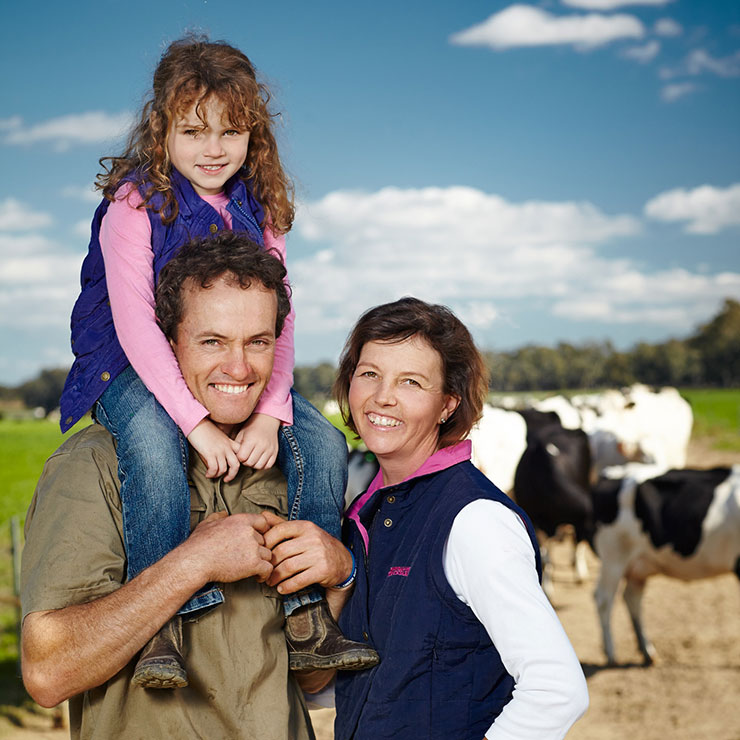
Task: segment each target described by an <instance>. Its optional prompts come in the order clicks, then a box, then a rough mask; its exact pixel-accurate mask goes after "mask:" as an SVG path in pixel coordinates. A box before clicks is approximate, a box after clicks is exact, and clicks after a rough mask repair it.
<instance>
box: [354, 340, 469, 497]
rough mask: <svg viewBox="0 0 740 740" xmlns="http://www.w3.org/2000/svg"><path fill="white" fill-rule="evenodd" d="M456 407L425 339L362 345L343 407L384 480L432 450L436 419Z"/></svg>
mask: <svg viewBox="0 0 740 740" xmlns="http://www.w3.org/2000/svg"><path fill="white" fill-rule="evenodd" d="M456 406H457V400H456V399H454V398H452V397H451V396H449V395H447V394H445V393H444V392H443V376H442V358H441V357H440V355H439V353H438V352H437V351H436V350H435V349H433V348H432V347H431V346H430V345H429V344H428V343H427V342H426V341H425V340H423V339H420V338H418V337H415V336H414V337H409V338H408V339H405V340H403V341H401V342H376V341H372V342H366V343H365V344H364V345H363V347H362V350H361V352H360V358H359V361H358V363H357V367H356V368H355V372H354V374H353V376H352V380H351V382H350V387H349V407H350V411H351V412H352V418H353V419H354V421H355V425H356V427H357V432H358V433H359V435H360V437H362V440H363V441H364V442H365V444H366V445H367V448H368V449H369V450H370V451H371V452H373V453H375V456H376V457H377V458H378V462H379V463H380V467H381V470H382V471H383V479H384V481H385V483H386V485H388V484H391V483H395V482H398V481H400V480H403V479H404V478H406V477H407V476H409V475H411V474H412V473H413V472H414V471H415V470H417V469H418V468H419V467H420V466H421V464H422V463H423V462H424V461H425V460H426V459H427V458H428V457H429V456H430V455H432V454H433V453H434V452H435V451H436V449H437V443H438V442H439V424H440V420H441V418H443V417H447V416H449V415H450V414H451V413H452V411H453V410H454V408H455V407H456Z"/></svg>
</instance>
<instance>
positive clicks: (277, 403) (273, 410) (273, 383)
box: [255, 226, 295, 424]
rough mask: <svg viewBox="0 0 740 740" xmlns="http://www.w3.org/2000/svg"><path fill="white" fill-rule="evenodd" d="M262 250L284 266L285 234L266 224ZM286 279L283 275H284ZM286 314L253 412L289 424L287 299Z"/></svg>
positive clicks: (290, 321) (291, 352)
mask: <svg viewBox="0 0 740 740" xmlns="http://www.w3.org/2000/svg"><path fill="white" fill-rule="evenodd" d="M264 238H265V249H274V250H275V251H276V252H277V254H278V256H279V257H280V259H281V260H282V262H283V264H284V265H287V262H286V256H285V236H284V235H280V236H277V237H276V236H274V235H273V233H272V231H271V230H270V228H269V226H268V227H267V228H266V229H265V234H264ZM286 281H287V278H286ZM290 304H291V305H290V313H289V314H288V315H287V316H286V317H285V324H284V325H283V331H282V332H281V334H280V336H279V337H278V338H277V342H276V343H275V364H274V366H273V369H272V375H271V377H270V382H269V383H268V384H267V388H265V392H264V393H263V394H262V397H261V398H260V400H259V403H258V404H257V406H256V408H255V413H257V414H267V415H269V416H272V417H273V418H275V419H279V420H280V421H281V422H283V423H284V424H292V423H293V402H292V400H291V397H290V389H291V388H292V387H293V366H294V364H295V348H294V342H293V335H294V331H295V311H294V310H293V301H292V300H291V302H290Z"/></svg>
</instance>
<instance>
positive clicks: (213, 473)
mask: <svg viewBox="0 0 740 740" xmlns="http://www.w3.org/2000/svg"><path fill="white" fill-rule="evenodd" d="M188 442H190V444H191V445H193V447H194V448H195V451H196V452H197V453H198V454H199V455H200V457H201V459H202V460H203V463H204V464H205V466H206V478H218V477H219V476H220V475H223V476H224V481H226V482H227V483H228V482H229V481H230V480H233V479H234V476H236V474H237V473H238V472H239V458H238V457H237V454H236V453H237V451H238V450H239V444H238V443H237V442H236V441H235V440H233V439H230V438H229V437H228V436H227V435H226V434H225V433H224V432H222V431H221V430H220V429H219V428H218V427H217V426H216V425H215V424H214V423H213V422H212V421H211V420H210V419H203V420H202V421H200V422H199V423H198V424H197V425H196V427H195V429H193V431H192V432H190V434H188ZM224 473H225V474H226V475H224Z"/></svg>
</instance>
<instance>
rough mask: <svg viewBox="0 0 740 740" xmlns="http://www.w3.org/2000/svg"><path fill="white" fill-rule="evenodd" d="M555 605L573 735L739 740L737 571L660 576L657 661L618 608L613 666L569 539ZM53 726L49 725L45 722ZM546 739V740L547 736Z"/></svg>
mask: <svg viewBox="0 0 740 740" xmlns="http://www.w3.org/2000/svg"><path fill="white" fill-rule="evenodd" d="M732 463H740V455H739V454H723V453H717V452H714V451H711V452H710V451H708V449H705V448H703V447H700V446H692V448H691V451H690V460H689V465H690V466H695V467H712V466H714V465H722V464H732ZM553 550H554V551H553V560H554V564H555V571H554V581H555V596H554V604H555V608H556V611H557V614H558V616H559V617H560V620H561V621H562V623H563V626H564V627H565V630H566V632H567V633H568V635H569V637H570V639H571V641H572V643H573V646H574V647H575V650H576V653H577V654H578V657H579V659H580V661H581V664H582V665H583V670H584V672H585V674H586V677H587V679H588V688H589V694H590V698H591V705H590V707H589V709H588V711H587V713H586V714H585V716H584V717H583V718H582V719H581V720H580V721H579V722H578V723H577V724H576V725H575V726H574V727H573V729H572V730H571V732H570V733H569V734H568V740H664V739H665V738H670V739H671V740H740V709H739V708H738V702H739V701H740V587H739V585H738V581H737V578H736V577H735V576H734V575H730V574H728V575H725V576H720V577H718V578H713V579H708V580H704V581H694V582H691V583H683V582H680V581H676V580H671V579H668V578H664V577H662V576H655V577H653V578H651V579H650V580H649V581H648V585H647V588H646V591H645V597H644V600H643V611H644V614H643V617H644V625H645V630H646V632H647V633H648V634H649V635H650V637H651V639H652V641H653V642H654V644H655V647H656V649H657V650H658V653H659V656H660V660H659V662H658V663H657V664H655V665H652V666H650V667H647V668H646V667H643V665H642V659H641V656H640V653H639V652H638V650H637V647H636V644H635V640H634V636H633V633H632V627H631V624H630V622H629V617H628V615H627V610H626V608H625V606H624V604H623V602H622V601H621V599H618V600H617V601H616V603H615V607H614V611H613V613H612V632H613V636H614V641H615V649H616V655H617V661H618V663H619V665H618V667H616V668H607V667H606V665H605V658H604V655H603V652H602V650H601V637H600V629H599V625H598V619H597V615H596V607H595V605H594V601H593V596H592V593H593V590H594V587H595V584H596V578H597V576H598V568H599V564H598V560H597V559H596V557H595V556H592V557H591V559H590V561H589V566H590V572H589V577H588V580H587V581H586V582H585V583H583V584H576V583H575V581H574V577H573V573H572V571H571V568H570V566H569V560H570V554H571V545H570V544H569V543H567V542H566V543H562V544H558V545H555V547H554V549H553ZM312 717H313V720H314V727H315V729H316V734H317V738H318V740H331V739H332V737H333V733H332V723H333V711H332V710H328V709H324V710H319V711H315V712H312ZM47 727H48V725H47ZM64 737H67V733H66V732H64V731H51V730H50V729H46V730H41V729H34V730H31V729H20V728H11V727H9V726H6V728H5V732H3V729H2V728H0V738H3V739H4V740H61V738H64ZM543 740H545V739H544V738H543Z"/></svg>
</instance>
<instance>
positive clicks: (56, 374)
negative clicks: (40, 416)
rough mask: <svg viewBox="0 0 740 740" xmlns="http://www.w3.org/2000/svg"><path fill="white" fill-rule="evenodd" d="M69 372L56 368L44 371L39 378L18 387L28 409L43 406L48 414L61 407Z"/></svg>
mask: <svg viewBox="0 0 740 740" xmlns="http://www.w3.org/2000/svg"><path fill="white" fill-rule="evenodd" d="M67 372H68V370H66V369H64V368H54V369H47V370H42V371H41V372H40V373H39V375H38V376H37V377H35V378H34V379H33V380H29V381H27V382H25V383H23V384H22V385H20V386H18V393H19V394H20V397H21V398H22V399H23V403H25V404H26V406H28V408H36V407H37V406H41V408H43V409H44V411H45V412H46V413H47V414H48V413H49V411H51V410H52V409H55V408H56V407H57V406H59V398H60V397H61V395H62V388H64V380H65V378H66V377H67Z"/></svg>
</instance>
